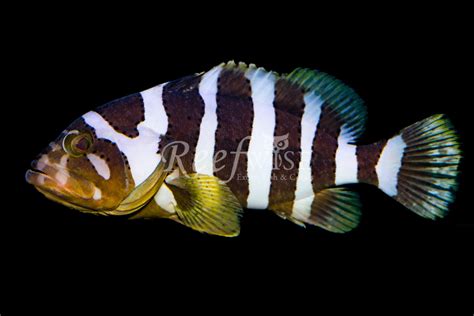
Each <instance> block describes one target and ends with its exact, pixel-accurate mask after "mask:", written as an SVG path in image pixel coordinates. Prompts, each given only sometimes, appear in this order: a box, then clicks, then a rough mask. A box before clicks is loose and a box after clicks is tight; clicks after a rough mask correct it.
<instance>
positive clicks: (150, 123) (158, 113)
mask: <svg viewBox="0 0 474 316" xmlns="http://www.w3.org/2000/svg"><path fill="white" fill-rule="evenodd" d="M164 85H165V84H161V85H159V86H156V87H153V88H151V89H148V90H145V91H143V92H141V95H142V98H143V104H144V106H145V121H143V122H142V123H141V124H140V125H139V126H138V127H142V129H146V128H149V129H151V130H152V131H153V132H154V133H156V134H159V135H165V133H166V131H167V130H168V116H167V115H166V110H165V107H164V106H163V86H164Z"/></svg>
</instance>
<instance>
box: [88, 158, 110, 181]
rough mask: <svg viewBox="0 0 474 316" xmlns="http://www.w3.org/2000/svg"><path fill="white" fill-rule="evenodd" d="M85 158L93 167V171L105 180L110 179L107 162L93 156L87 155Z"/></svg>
mask: <svg viewBox="0 0 474 316" xmlns="http://www.w3.org/2000/svg"><path fill="white" fill-rule="evenodd" d="M87 158H88V159H89V161H90V162H91V164H92V165H93V166H94V169H95V171H97V173H98V174H99V176H101V177H102V178H104V179H105V180H109V179H110V168H109V165H108V164H107V162H106V161H105V160H104V159H102V158H100V157H99V156H97V155H95V154H87Z"/></svg>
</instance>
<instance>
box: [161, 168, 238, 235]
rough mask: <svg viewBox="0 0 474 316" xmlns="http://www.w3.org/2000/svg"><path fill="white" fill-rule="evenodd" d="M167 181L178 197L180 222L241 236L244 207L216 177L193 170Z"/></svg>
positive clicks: (212, 232)
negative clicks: (241, 218)
mask: <svg viewBox="0 0 474 316" xmlns="http://www.w3.org/2000/svg"><path fill="white" fill-rule="evenodd" d="M166 183H167V185H168V187H169V189H170V190H171V191H172V192H173V196H174V198H175V200H176V206H175V211H176V214H177V215H178V219H179V222H180V223H182V224H183V225H186V226H188V227H190V228H192V229H194V230H197V231H200V232H204V233H208V234H212V235H219V236H226V237H234V236H237V235H239V233H240V217H241V214H242V206H241V205H240V203H239V201H238V200H237V198H236V197H235V195H234V194H233V193H232V191H231V190H230V189H229V187H228V186H227V185H226V184H225V183H224V182H222V181H221V180H219V179H218V178H217V177H213V176H208V175H202V174H197V173H193V174H188V175H185V176H181V177H177V178H174V179H172V180H171V181H169V182H166Z"/></svg>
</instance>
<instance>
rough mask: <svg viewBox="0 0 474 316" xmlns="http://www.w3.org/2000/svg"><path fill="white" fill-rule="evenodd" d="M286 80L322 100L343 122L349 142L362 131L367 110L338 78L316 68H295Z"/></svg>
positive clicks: (350, 89)
mask: <svg viewBox="0 0 474 316" xmlns="http://www.w3.org/2000/svg"><path fill="white" fill-rule="evenodd" d="M284 78H286V79H287V80H289V81H291V82H292V83H294V84H297V85H299V86H301V87H303V88H304V89H305V91H306V92H313V93H314V94H315V95H316V96H318V97H320V98H321V99H322V101H324V106H327V107H329V108H330V109H331V111H332V112H333V113H334V114H336V117H337V118H338V119H339V120H340V122H341V123H342V124H343V125H342V129H343V132H344V134H345V135H346V137H347V140H348V141H349V142H355V141H356V140H357V139H358V138H359V137H360V136H361V134H362V133H363V132H364V128H365V124H366V121H367V110H366V108H365V105H364V102H363V101H362V99H361V98H360V97H359V96H358V95H357V93H356V92H355V91H354V90H353V89H352V88H350V87H349V86H347V85H345V84H344V83H343V82H342V81H340V80H339V79H336V78H334V77H333V76H331V75H328V74H326V73H324V72H320V71H317V70H311V69H305V68H297V69H295V70H293V71H292V72H291V73H290V74H289V75H286V76H284Z"/></svg>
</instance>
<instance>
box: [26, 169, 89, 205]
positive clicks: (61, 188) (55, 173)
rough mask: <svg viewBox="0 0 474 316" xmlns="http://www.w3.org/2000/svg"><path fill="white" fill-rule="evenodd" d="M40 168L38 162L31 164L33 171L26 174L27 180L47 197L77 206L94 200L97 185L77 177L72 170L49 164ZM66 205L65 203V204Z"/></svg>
mask: <svg viewBox="0 0 474 316" xmlns="http://www.w3.org/2000/svg"><path fill="white" fill-rule="evenodd" d="M41 167H42V168H41V170H40V169H39V168H38V163H37V161H33V162H32V163H31V169H28V170H27V171H26V174H25V180H26V182H28V183H29V184H32V185H33V186H34V187H35V188H36V189H37V190H38V191H40V192H41V193H43V194H44V195H46V197H48V198H50V199H52V200H55V201H57V202H59V203H63V202H68V203H73V204H76V203H77V202H80V201H81V200H92V199H93V196H94V189H95V185H94V184H93V183H92V182H90V181H87V180H86V179H83V178H81V177H79V176H77V175H75V174H74V173H73V172H71V171H70V170H67V174H66V173H65V170H60V169H58V168H55V167H54V166H51V165H49V164H47V165H44V164H43V165H42V166H41ZM63 204H64V203H63Z"/></svg>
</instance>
